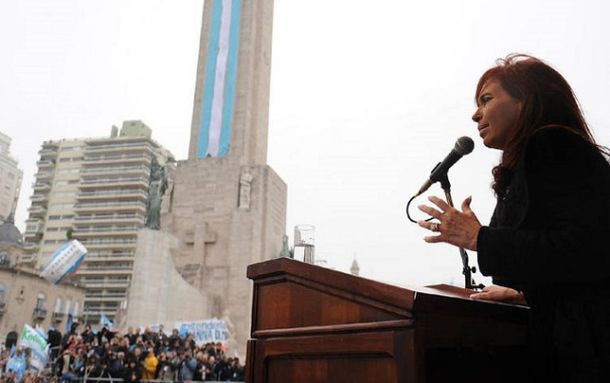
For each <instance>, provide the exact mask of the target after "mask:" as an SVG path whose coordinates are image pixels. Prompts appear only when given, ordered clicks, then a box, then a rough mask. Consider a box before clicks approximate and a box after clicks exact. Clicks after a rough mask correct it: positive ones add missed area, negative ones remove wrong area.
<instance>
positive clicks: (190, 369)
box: [180, 350, 197, 382]
mask: <svg viewBox="0 0 610 383" xmlns="http://www.w3.org/2000/svg"><path fill="white" fill-rule="evenodd" d="M196 371H197V360H196V359H195V358H194V357H193V353H192V352H191V351H190V350H186V351H185V352H184V354H183V358H182V365H181V367H180V378H181V379H182V381H183V382H191V381H193V378H194V376H195V372H196Z"/></svg>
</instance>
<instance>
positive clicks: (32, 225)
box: [25, 219, 44, 235]
mask: <svg viewBox="0 0 610 383" xmlns="http://www.w3.org/2000/svg"><path fill="white" fill-rule="evenodd" d="M43 228H44V224H43V222H42V220H39V219H36V220H27V221H25V235H36V234H38V233H42V229H43Z"/></svg>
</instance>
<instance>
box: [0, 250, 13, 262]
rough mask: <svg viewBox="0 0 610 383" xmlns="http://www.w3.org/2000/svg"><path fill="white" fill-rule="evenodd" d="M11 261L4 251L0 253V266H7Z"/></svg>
mask: <svg viewBox="0 0 610 383" xmlns="http://www.w3.org/2000/svg"><path fill="white" fill-rule="evenodd" d="M10 262H11V259H10V257H9V255H8V253H7V252H6V251H0V265H8V264H9V263H10Z"/></svg>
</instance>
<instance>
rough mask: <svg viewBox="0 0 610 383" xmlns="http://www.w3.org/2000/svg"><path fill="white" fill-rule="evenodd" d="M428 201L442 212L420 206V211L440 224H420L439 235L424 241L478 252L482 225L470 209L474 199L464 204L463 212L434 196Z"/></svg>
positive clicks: (467, 200)
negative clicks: (444, 243) (443, 243)
mask: <svg viewBox="0 0 610 383" xmlns="http://www.w3.org/2000/svg"><path fill="white" fill-rule="evenodd" d="M428 199H429V200H430V202H432V203H434V204H435V205H436V206H437V207H438V208H439V209H440V210H437V209H435V208H433V207H430V206H426V205H419V206H418V208H419V210H421V211H423V212H424V213H427V214H430V215H431V216H432V217H434V218H436V219H437V220H439V221H440V222H439V223H434V222H426V221H419V222H418V224H419V226H421V227H424V228H426V229H428V230H431V231H433V232H437V233H439V235H434V236H430V237H424V240H425V241H426V242H429V243H435V242H447V243H450V244H452V245H455V246H457V247H462V248H464V249H468V250H473V251H476V250H477V237H478V235H479V229H481V223H480V222H479V220H478V219H477V216H476V215H475V214H474V212H473V211H472V209H470V202H471V201H472V197H468V198H466V199H465V200H464V202H462V211H459V210H457V209H455V208H452V207H451V206H449V204H447V202H445V201H443V200H442V199H440V198H438V197H434V196H432V197H428Z"/></svg>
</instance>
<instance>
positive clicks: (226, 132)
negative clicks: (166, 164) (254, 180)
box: [218, 0, 241, 156]
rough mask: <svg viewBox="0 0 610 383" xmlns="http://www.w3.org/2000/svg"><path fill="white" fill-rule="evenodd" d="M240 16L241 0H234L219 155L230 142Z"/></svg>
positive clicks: (226, 149)
mask: <svg viewBox="0 0 610 383" xmlns="http://www.w3.org/2000/svg"><path fill="white" fill-rule="evenodd" d="M240 18H241V1H240V0H234V4H233V9H232V12H231V35H230V46H229V47H230V48H229V61H228V64H227V80H226V82H227V84H226V87H227V88H226V91H225V102H224V104H225V108H224V110H223V116H222V134H221V135H220V148H219V153H218V154H219V155H220V156H225V155H227V153H228V152H229V146H230V144H231V132H232V130H233V129H232V127H233V107H234V106H235V83H236V81H237V63H238V61H237V58H238V53H239V26H240Z"/></svg>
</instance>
